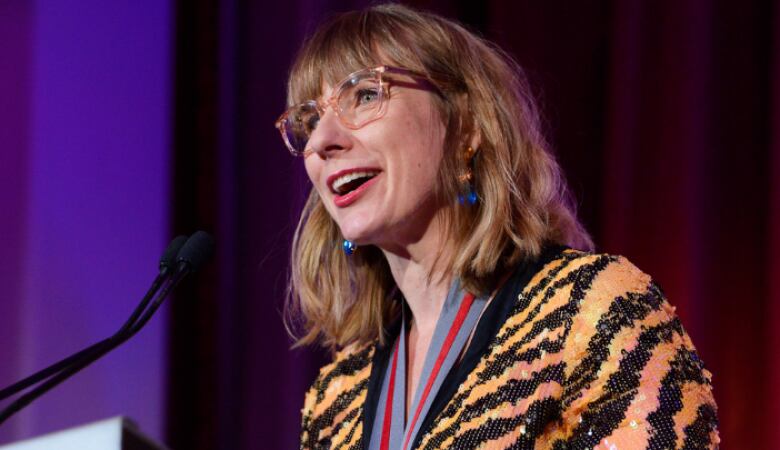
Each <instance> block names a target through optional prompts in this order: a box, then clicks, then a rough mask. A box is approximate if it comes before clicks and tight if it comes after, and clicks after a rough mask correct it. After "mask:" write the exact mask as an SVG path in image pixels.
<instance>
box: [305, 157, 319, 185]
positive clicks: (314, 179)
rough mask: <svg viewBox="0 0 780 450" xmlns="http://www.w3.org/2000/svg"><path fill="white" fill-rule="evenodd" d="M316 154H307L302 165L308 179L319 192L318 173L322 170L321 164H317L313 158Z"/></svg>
mask: <svg viewBox="0 0 780 450" xmlns="http://www.w3.org/2000/svg"><path fill="white" fill-rule="evenodd" d="M316 156H317V155H309V156H307V157H306V159H304V162H303V167H304V168H305V169H306V175H308V176H309V181H311V183H312V185H314V188H315V189H317V191H318V192H319V189H320V186H319V183H318V180H319V177H320V173H321V172H322V165H321V164H318V162H317V161H316V160H314V159H313V158H316Z"/></svg>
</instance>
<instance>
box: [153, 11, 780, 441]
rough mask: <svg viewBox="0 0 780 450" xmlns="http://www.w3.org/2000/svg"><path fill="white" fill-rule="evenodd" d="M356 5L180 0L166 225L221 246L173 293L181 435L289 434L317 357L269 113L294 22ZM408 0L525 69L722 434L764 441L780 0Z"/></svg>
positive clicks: (769, 402) (303, 187) (592, 211)
mask: <svg viewBox="0 0 780 450" xmlns="http://www.w3.org/2000/svg"><path fill="white" fill-rule="evenodd" d="M367 3H368V2H364V1H353V2H348V1H342V2H338V1H324V2H322V1H313V0H293V1H290V2H285V3H284V4H279V3H277V4H274V5H270V6H269V5H261V4H260V3H259V2H241V1H238V0H226V1H221V2H218V1H216V0H212V1H207V0H198V1H196V2H184V1H182V2H180V3H179V5H178V13H177V14H178V17H177V40H178V43H177V46H176V48H177V75H176V99H177V101H176V105H177V108H176V131H175V136H176V149H177V150H176V151H177V153H176V169H175V170H176V173H175V179H176V196H175V201H176V205H177V207H176V218H175V224H176V228H177V229H180V230H191V229H194V228H196V227H205V228H207V229H210V230H211V231H213V232H214V233H215V234H216V235H217V238H218V243H219V249H218V255H217V264H216V265H214V266H212V268H211V269H210V272H207V273H206V274H205V276H204V277H203V278H202V279H201V283H199V284H197V285H191V286H190V291H189V292H188V293H187V294H186V296H187V297H191V298H190V299H189V300H188V301H187V302H177V303H176V305H174V311H173V314H172V329H173V332H172V341H171V345H172V347H171V349H170V352H171V355H172V365H171V368H172V370H171V371H170V373H169V380H170V383H169V386H170V389H169V422H168V423H169V426H168V432H169V438H170V439H169V440H170V444H171V445H172V446H173V447H174V448H203V449H206V448H225V449H227V448H231V449H232V448H243V449H255V448H257V449H261V448H291V447H295V446H296V445H297V439H298V437H297V433H298V426H299V425H298V424H299V411H300V408H301V406H302V398H303V392H304V389H305V388H306V387H307V386H308V384H309V383H310V382H311V380H312V379H313V377H314V375H315V373H316V368H317V367H318V366H319V365H320V364H321V362H322V361H323V360H324V358H325V355H323V354H322V352H320V351H317V350H316V349H303V350H292V351H291V350H289V346H290V344H291V341H290V339H289V338H288V337H287V335H286V333H285V330H284V328H283V326H282V320H281V313H280V311H281V308H282V304H283V299H284V296H285V285H286V279H287V262H288V259H287V258H288V256H287V255H288V252H289V242H290V238H291V234H292V231H293V229H294V226H295V223H296V218H297V213H298V211H299V209H300V206H301V204H302V200H303V198H304V196H305V194H306V191H307V189H308V184H307V182H306V179H305V175H304V174H303V172H302V167H301V164H300V161H297V160H295V159H293V158H291V157H290V156H288V155H287V153H286V151H285V149H284V147H283V145H282V143H281V141H280V140H279V137H278V136H277V134H276V130H274V129H273V126H272V124H273V121H274V119H275V118H276V117H277V115H278V114H279V113H280V112H281V110H282V109H283V106H284V90H285V78H286V73H287V70H288V68H289V65H290V63H291V60H292V58H293V56H294V54H295V52H296V50H297V48H298V47H299V45H300V43H301V41H302V39H303V36H304V35H305V34H306V33H308V32H310V31H311V30H312V29H313V27H315V26H316V24H317V23H318V22H319V21H320V20H322V18H323V17H325V16H327V15H328V14H330V13H332V12H334V11H340V10H346V9H352V8H356V7H362V6H364V5H365V4H367ZM408 3H409V4H411V5H413V6H418V7H424V8H429V9H432V10H434V11H437V12H439V13H442V14H445V15H447V16H449V17H453V18H456V19H458V20H460V21H463V22H465V23H466V24H468V25H469V26H471V27H472V28H473V29H475V30H476V31H478V32H480V33H482V34H484V35H485V36H486V37H488V38H490V39H492V40H495V41H496V42H498V43H499V44H500V45H501V46H503V47H504V48H505V49H506V50H508V51H509V52H510V53H512V54H513V55H514V56H515V57H516V58H517V59H518V61H519V62H520V63H521V65H523V66H524V67H525V68H526V70H527V71H528V74H529V77H530V79H531V81H532V84H533V85H534V86H535V87H536V89H537V97H538V98H539V99H540V102H541V105H542V108H543V110H544V113H545V117H546V118H547V129H548V130H547V131H548V135H549V137H550V139H551V141H552V142H553V143H554V147H555V148H556V151H557V153H558V155H559V158H560V160H561V163H562V165H563V166H564V168H565V170H566V173H567V175H568V178H569V181H570V184H571V186H572V189H573V190H574V192H575V194H576V196H577V198H578V200H579V205H580V214H581V217H582V218H583V220H584V222H585V223H586V225H587V226H588V228H589V230H590V231H591V232H592V234H593V235H594V237H595V240H596V242H597V245H598V247H599V250H600V251H605V252H610V253H619V254H623V255H625V256H627V257H628V258H629V259H631V260H632V261H634V262H635V263H636V264H637V265H638V266H639V267H640V268H642V269H643V270H645V271H646V272H648V273H650V274H651V275H653V276H654V278H655V279H656V280H657V281H658V282H659V283H660V285H661V286H662V287H663V289H664V291H665V292H666V294H667V295H668V297H669V299H670V301H671V302H672V303H673V304H674V305H676V306H677V308H678V313H679V314H680V316H681V318H682V320H683V323H684V324H685V326H686V328H687V329H688V331H689V333H690V334H691V337H692V339H693V341H694V343H695V344H696V346H697V347H698V349H699V351H700V353H701V355H702V358H703V359H704V361H705V362H706V364H707V366H708V367H709V369H710V370H711V371H712V372H713V373H714V383H715V395H716V398H717V401H718V404H719V407H720V419H721V436H722V439H723V440H724V444H723V448H755V449H764V448H765V449H769V448H772V443H773V442H778V441H780V434H778V433H780V432H778V431H777V430H778V429H780V427H778V426H777V417H780V415H778V414H777V413H778V412H779V411H778V410H779V409H780V407H779V406H778V405H780V388H777V387H776V386H775V384H776V383H771V382H770V380H773V379H774V380H777V379H779V377H780V358H778V357H777V356H776V352H774V350H773V349H774V348H776V347H777V345H776V344H780V332H778V331H776V329H777V328H778V326H777V325H778V324H780V306H779V305H780V297H779V296H778V293H777V292H776V291H775V290H772V289H771V287H772V281H773V280H776V279H778V277H780V263H778V262H777V261H776V260H775V258H774V257H773V256H774V255H777V254H778V252H779V251H780V231H778V230H780V181H778V180H780V134H778V133H780V132H779V131H778V129H779V128H780V122H779V120H780V119H778V118H780V57H778V55H780V31H778V29H780V4H778V2H769V1H765V2H761V1H757V2H751V3H747V4H746V3H739V4H737V3H729V2H705V1H693V0H692V1H686V2H634V1H620V2H576V3H572V2H510V1H497V0H493V1H489V2H484V3H480V4H478V5H477V4H476V3H474V2H465V1H464V2H455V1H451V2H446V1H428V2H422V1H420V2H408ZM182 297H184V295H183V296H182ZM771 430H774V431H771ZM772 433H774V434H772Z"/></svg>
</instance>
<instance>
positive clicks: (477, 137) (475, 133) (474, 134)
mask: <svg viewBox="0 0 780 450" xmlns="http://www.w3.org/2000/svg"><path fill="white" fill-rule="evenodd" d="M475 128H476V127H475ZM481 144H482V133H481V132H480V130H479V129H474V130H472V131H471V138H470V139H469V147H471V148H473V149H474V151H479V146H480V145H481Z"/></svg>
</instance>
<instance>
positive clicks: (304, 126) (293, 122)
mask: <svg viewBox="0 0 780 450" xmlns="http://www.w3.org/2000/svg"><path fill="white" fill-rule="evenodd" d="M382 97H383V95H382V88H381V81H380V78H379V74H377V73H375V72H373V71H372V72H364V73H358V74H355V75H354V76H353V77H351V78H349V79H348V80H346V81H345V82H344V83H342V84H341V86H340V87H339V89H338V92H337V93H336V98H335V100H336V104H335V105H334V106H335V107H336V108H337V110H336V113H337V115H338V117H339V119H340V120H341V121H342V123H344V125H346V126H348V127H350V128H360V127H361V126H363V125H365V124H366V123H367V122H369V121H371V120H373V119H375V118H376V117H377V116H378V115H379V114H380V113H381V110H382ZM323 111H324V110H321V109H320V108H319V107H318V105H317V103H316V102H315V101H313V100H311V101H308V102H306V103H302V104H300V105H297V106H295V107H293V108H291V109H290V110H289V112H288V114H287V118H286V119H285V121H284V122H283V124H282V125H283V131H284V135H285V138H286V140H287V143H288V144H289V145H290V147H291V149H292V150H293V151H295V152H296V153H303V152H304V150H305V149H306V144H308V142H309V137H310V136H311V134H312V133H313V132H314V129H315V128H317V124H318V123H319V121H320V114H321V113H322V112H323Z"/></svg>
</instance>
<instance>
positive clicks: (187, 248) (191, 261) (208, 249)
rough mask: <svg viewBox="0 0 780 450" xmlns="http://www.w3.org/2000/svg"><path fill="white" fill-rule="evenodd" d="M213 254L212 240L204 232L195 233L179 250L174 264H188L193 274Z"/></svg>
mask: <svg viewBox="0 0 780 450" xmlns="http://www.w3.org/2000/svg"><path fill="white" fill-rule="evenodd" d="M213 254H214V238H213V237H211V235H210V234H208V233H206V232H205V231H196V232H195V233H194V234H193V235H192V236H190V238H189V239H187V242H185V243H184V245H183V246H182V248H181V250H179V255H178V256H177V257H176V262H177V263H179V264H181V263H186V264H188V265H189V268H190V270H191V271H193V272H194V271H196V270H198V269H200V267H201V266H202V265H203V264H205V263H206V262H208V260H209V259H211V256H212V255H213Z"/></svg>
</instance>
